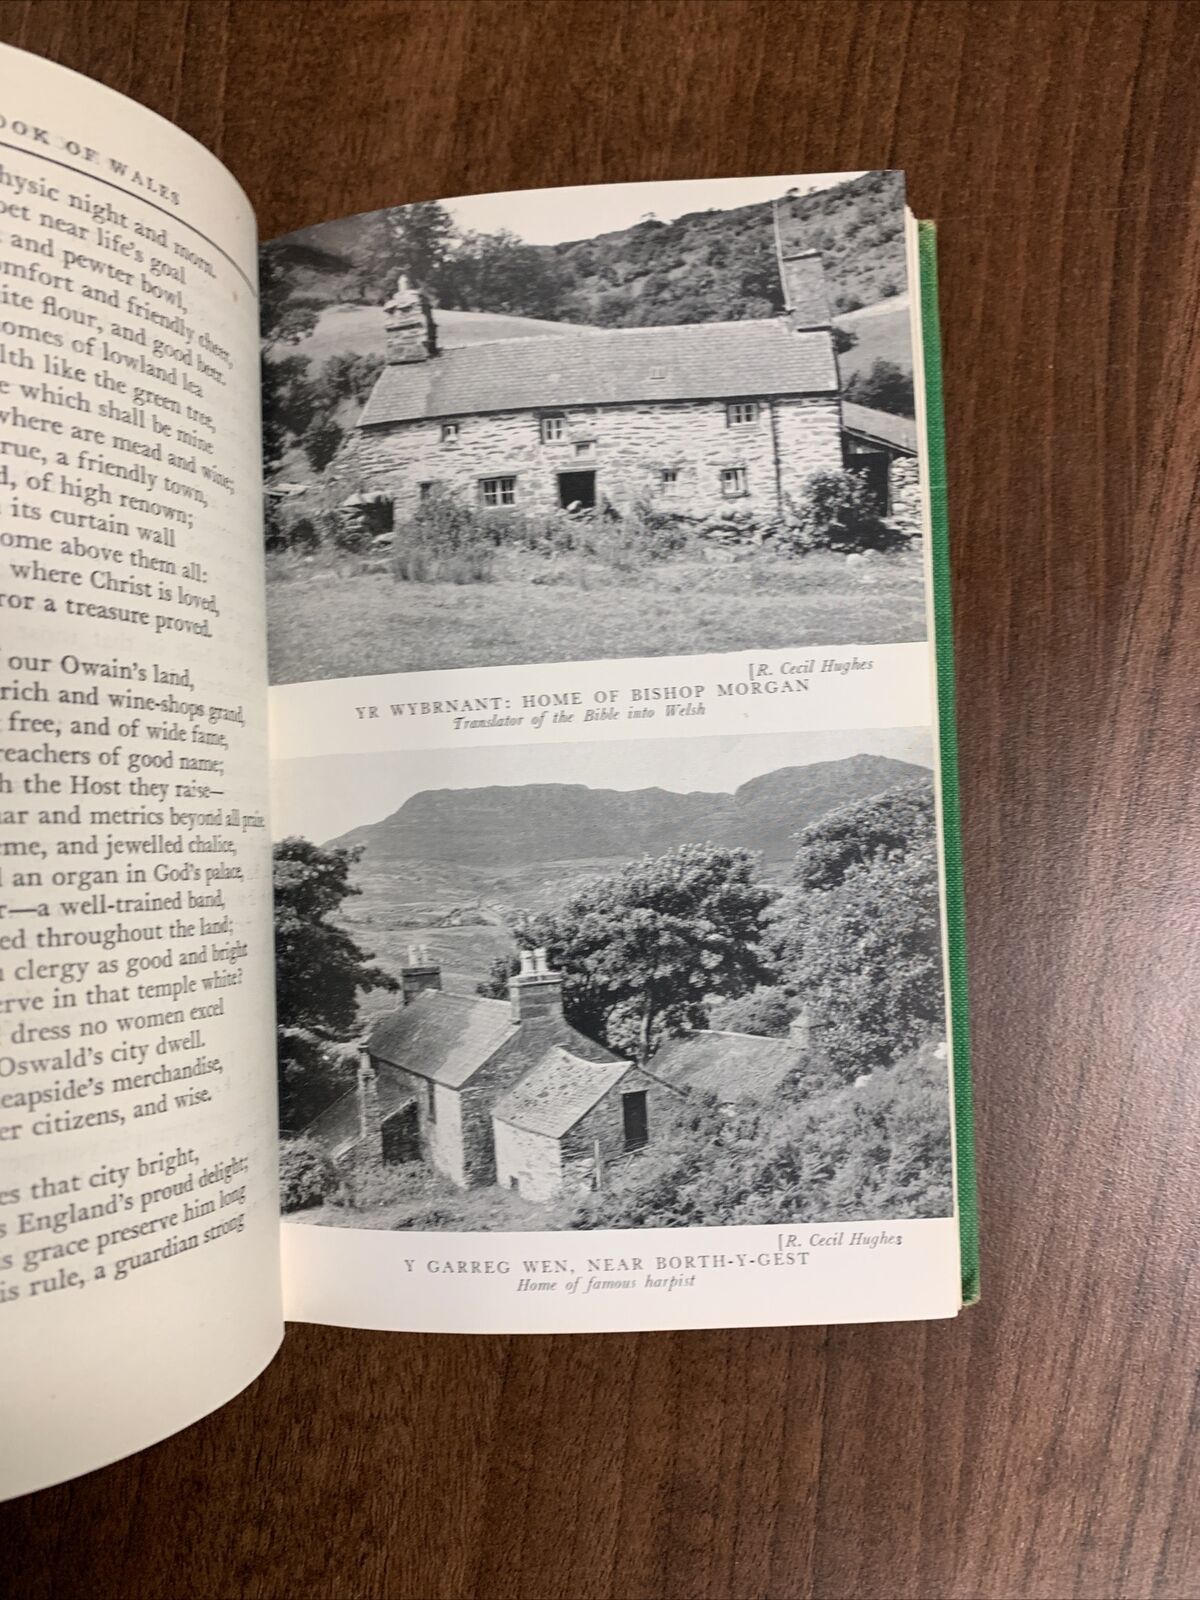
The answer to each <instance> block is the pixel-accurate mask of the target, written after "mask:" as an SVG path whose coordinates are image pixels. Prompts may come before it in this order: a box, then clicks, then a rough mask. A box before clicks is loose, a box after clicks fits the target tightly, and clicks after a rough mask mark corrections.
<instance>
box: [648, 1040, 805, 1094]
mask: <svg viewBox="0 0 1200 1600" xmlns="http://www.w3.org/2000/svg"><path fill="white" fill-rule="evenodd" d="M799 1060H800V1053H799V1050H798V1049H797V1047H796V1045H795V1044H794V1043H793V1042H792V1041H791V1040H790V1039H767V1038H763V1037H762V1036H761V1035H760V1034H755V1033H725V1032H722V1031H720V1030H719V1029H712V1030H705V1031H702V1032H699V1033H687V1034H684V1035H682V1037H680V1038H677V1039H668V1040H667V1042H666V1043H665V1044H664V1045H663V1046H662V1047H661V1048H660V1050H659V1051H658V1053H657V1055H655V1057H654V1060H653V1061H652V1062H651V1063H650V1065H651V1070H652V1071H653V1073H654V1076H655V1077H656V1078H662V1079H664V1080H665V1082H667V1083H669V1084H671V1085H673V1086H674V1087H675V1088H677V1089H692V1090H694V1091H695V1092H696V1093H697V1094H713V1095H716V1097H717V1099H718V1100H720V1101H722V1102H724V1103H728V1102H729V1101H732V1100H765V1099H767V1098H768V1097H769V1096H770V1095H771V1094H773V1093H774V1091H775V1090H776V1089H777V1088H778V1087H779V1085H780V1084H781V1083H782V1082H783V1080H784V1078H786V1077H787V1075H788V1073H789V1072H791V1070H792V1069H793V1067H795V1066H797V1065H798V1064H799Z"/></svg>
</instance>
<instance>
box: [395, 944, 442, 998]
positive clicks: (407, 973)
mask: <svg viewBox="0 0 1200 1600" xmlns="http://www.w3.org/2000/svg"><path fill="white" fill-rule="evenodd" d="M441 987H442V969H441V966H440V965H439V964H438V962H436V961H434V960H433V959H432V957H431V956H430V954H429V951H428V950H427V949H426V948H425V946H424V945H423V944H410V945H409V947H408V953H407V956H406V959H405V962H404V965H403V966H402V967H401V968H400V1004H401V1005H405V1006H410V1005H412V1003H413V1001H414V1000H415V999H416V998H417V996H418V995H419V994H420V992H421V990H422V989H440V988H441Z"/></svg>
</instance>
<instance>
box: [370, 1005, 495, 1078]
mask: <svg viewBox="0 0 1200 1600" xmlns="http://www.w3.org/2000/svg"><path fill="white" fill-rule="evenodd" d="M517 1027H518V1025H517V1024H516V1023H515V1022H514V1021H513V1019H512V1010H511V1008H510V1007H509V1004H508V1002H507V1001H506V1000H485V999H483V998H482V997H481V996H478V995H467V994H447V993H446V992H445V991H444V990H442V989H423V990H422V991H421V993H420V994H419V995H417V997H416V998H415V999H414V1000H413V1001H412V1002H411V1003H410V1004H409V1005H406V1006H405V1007H404V1008H403V1009H402V1010H398V1011H393V1012H390V1013H389V1014H388V1015H387V1016H386V1017H381V1018H380V1020H379V1021H378V1022H377V1023H376V1024H375V1026H374V1027H373V1028H372V1029H371V1032H370V1033H369V1034H368V1036H367V1046H366V1047H367V1050H368V1051H369V1052H370V1054H371V1057H372V1059H373V1060H375V1061H381V1062H391V1063H393V1064H394V1065H395V1066H397V1067H402V1068H403V1069H404V1071H405V1072H415V1073H417V1074H418V1075H419V1076H420V1077H423V1078H432V1079H433V1081H434V1082H435V1083H444V1084H446V1085H447V1087H449V1088H452V1089H461V1088H462V1086H463V1084H464V1083H466V1082H467V1081H468V1080H469V1079H470V1078H473V1077H474V1076H475V1074H476V1073H477V1072H478V1071H479V1069H480V1067H482V1066H483V1064H484V1062H485V1061H487V1060H488V1059H489V1057H490V1056H492V1055H494V1054H495V1052H496V1051H497V1050H498V1049H499V1048H500V1046H501V1045H502V1044H503V1043H504V1042H505V1040H506V1039H508V1038H510V1037H511V1036H512V1035H513V1034H514V1033H515V1032H516V1031H517Z"/></svg>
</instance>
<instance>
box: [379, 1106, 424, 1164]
mask: <svg viewBox="0 0 1200 1600" xmlns="http://www.w3.org/2000/svg"><path fill="white" fill-rule="evenodd" d="M381 1131H382V1133H383V1159H384V1161H385V1162H387V1164H388V1165H389V1166H395V1165H397V1164H398V1163H399V1162H401V1161H418V1160H419V1159H420V1156H421V1134H420V1128H419V1124H418V1121H417V1102H416V1101H415V1100H409V1101H408V1102H407V1104H406V1105H402V1106H400V1108H399V1109H398V1110H396V1111H393V1112H392V1114H391V1116H390V1117H385V1118H384V1120H383V1127H382V1130H381Z"/></svg>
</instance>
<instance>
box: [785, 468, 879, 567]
mask: <svg viewBox="0 0 1200 1600" xmlns="http://www.w3.org/2000/svg"><path fill="white" fill-rule="evenodd" d="M792 515H793V519H794V520H793V524H792V527H791V529H790V530H789V532H788V534H786V535H785V537H784V543H785V544H790V545H791V547H792V548H793V549H797V550H841V551H847V552H850V553H854V552H858V551H862V550H891V549H895V548H897V547H898V546H901V545H904V544H907V543H908V539H909V535H908V534H906V533H905V532H903V530H901V529H899V528H896V527H894V526H893V525H892V524H891V523H889V522H885V521H884V519H883V518H882V517H881V516H880V514H879V510H878V508H877V506H876V504H875V498H874V496H873V494H872V493H871V488H870V485H869V484H868V483H867V480H866V478H865V477H864V476H863V475H862V474H861V473H858V472H848V471H844V470H843V471H828V472H814V473H812V474H811V475H810V476H809V477H808V478H807V479H806V480H805V484H804V494H803V498H802V500H801V501H800V502H799V503H798V504H795V503H794V504H793V506H792Z"/></svg>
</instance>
